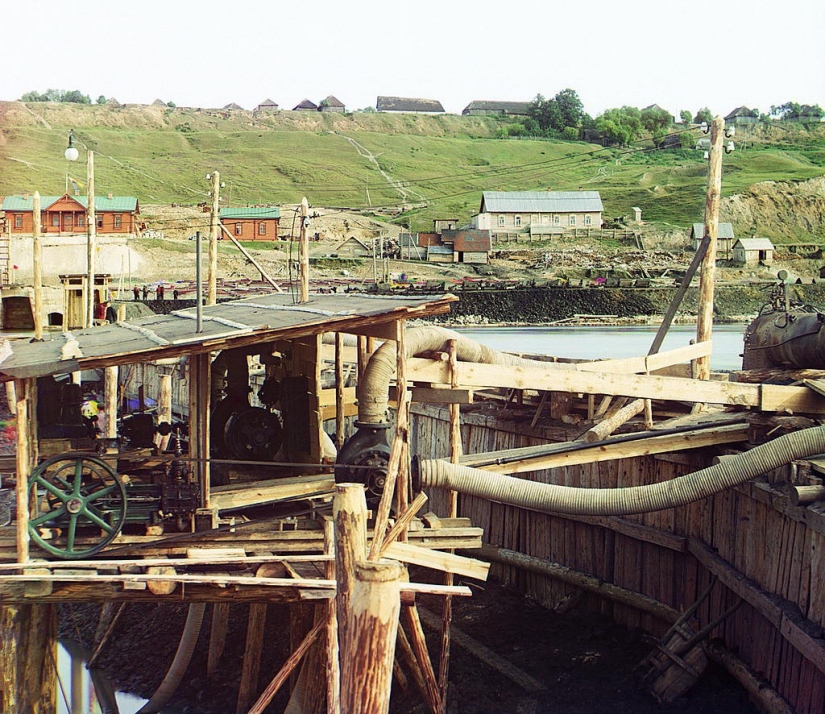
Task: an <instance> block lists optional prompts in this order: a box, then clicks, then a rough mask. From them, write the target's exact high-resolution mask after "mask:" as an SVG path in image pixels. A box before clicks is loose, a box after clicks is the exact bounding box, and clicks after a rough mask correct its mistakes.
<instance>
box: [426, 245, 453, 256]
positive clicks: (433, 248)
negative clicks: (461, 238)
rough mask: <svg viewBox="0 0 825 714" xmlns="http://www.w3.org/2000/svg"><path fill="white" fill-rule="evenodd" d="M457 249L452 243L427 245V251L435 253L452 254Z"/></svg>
mask: <svg viewBox="0 0 825 714" xmlns="http://www.w3.org/2000/svg"><path fill="white" fill-rule="evenodd" d="M454 252H455V251H454V250H453V247H452V246H451V245H428V246H427V253H432V254H433V255H438V254H441V255H452V254H453V253H454Z"/></svg>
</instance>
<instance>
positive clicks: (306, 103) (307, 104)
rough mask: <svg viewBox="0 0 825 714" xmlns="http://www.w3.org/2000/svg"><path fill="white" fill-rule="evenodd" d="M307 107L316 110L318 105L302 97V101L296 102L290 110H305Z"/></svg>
mask: <svg viewBox="0 0 825 714" xmlns="http://www.w3.org/2000/svg"><path fill="white" fill-rule="evenodd" d="M307 109H311V110H312V111H317V110H318V105H317V104H316V103H315V102H312V101H310V100H309V99H304V100H303V101H302V102H300V103H298V104H296V105H295V106H294V107H293V108H292V111H293V112H296V111H301V110H307Z"/></svg>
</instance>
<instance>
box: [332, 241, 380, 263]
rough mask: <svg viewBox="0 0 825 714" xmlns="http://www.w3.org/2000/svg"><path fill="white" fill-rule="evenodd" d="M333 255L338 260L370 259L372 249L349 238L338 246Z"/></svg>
mask: <svg viewBox="0 0 825 714" xmlns="http://www.w3.org/2000/svg"><path fill="white" fill-rule="evenodd" d="M335 254H336V255H337V256H338V257H339V258H372V255H373V249H372V246H369V245H367V244H366V243H364V241H362V240H360V239H359V238H356V237H355V236H350V237H349V238H347V239H346V240H344V241H341V242H340V243H339V244H338V246H337V247H336V248H335Z"/></svg>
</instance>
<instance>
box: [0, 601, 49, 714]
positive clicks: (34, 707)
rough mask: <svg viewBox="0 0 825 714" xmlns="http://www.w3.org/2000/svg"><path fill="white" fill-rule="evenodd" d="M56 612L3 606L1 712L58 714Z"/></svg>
mask: <svg viewBox="0 0 825 714" xmlns="http://www.w3.org/2000/svg"><path fill="white" fill-rule="evenodd" d="M56 663H57V609H56V607H55V606H54V605H14V606H12V605H7V606H0V711H2V712H3V714H18V712H19V713H21V714H22V713H23V712H26V714H55V712H56V711H57V686H56V683H57V671H56Z"/></svg>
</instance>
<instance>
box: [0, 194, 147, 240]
mask: <svg viewBox="0 0 825 714" xmlns="http://www.w3.org/2000/svg"><path fill="white" fill-rule="evenodd" d="M33 203H34V200H33V198H32V196H31V195H28V194H26V195H22V196H7V197H6V198H5V199H4V201H3V208H2V210H3V211H5V212H6V230H7V231H8V232H9V233H10V234H12V235H15V234H20V235H31V233H32V231H33V230H34V227H33V221H32V213H33ZM87 204H88V197H87V196H69V195H68V194H66V195H64V196H42V197H41V198H40V230H41V232H42V233H44V234H58V235H60V234H62V235H75V234H78V233H85V232H86V213H87ZM139 213H140V207H139V205H138V200H137V198H135V197H134V196H113V195H112V194H109V195H108V196H95V218H96V220H97V232H98V233H111V234H120V235H126V234H136V233H137V232H138V224H137V217H138V214H139Z"/></svg>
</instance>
